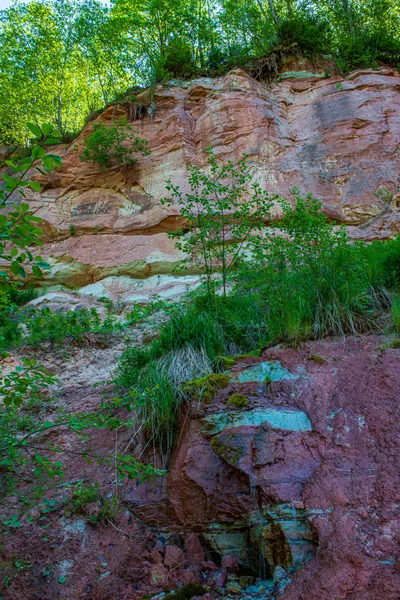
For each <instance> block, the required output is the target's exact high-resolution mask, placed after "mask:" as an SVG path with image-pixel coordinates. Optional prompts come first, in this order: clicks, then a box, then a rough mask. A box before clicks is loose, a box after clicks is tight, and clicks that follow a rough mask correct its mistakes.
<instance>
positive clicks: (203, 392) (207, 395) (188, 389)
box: [183, 373, 229, 403]
mask: <svg viewBox="0 0 400 600" xmlns="http://www.w3.org/2000/svg"><path fill="white" fill-rule="evenodd" d="M228 383H229V377H228V375H225V374H223V373H210V375H207V377H200V378H199V379H193V381H188V382H187V383H185V385H184V386H183V391H184V393H185V394H186V395H187V397H188V398H189V400H197V401H199V400H201V401H202V402H206V403H207V402H211V400H212V399H213V398H214V396H215V395H216V393H217V392H218V390H221V389H223V388H225V387H226V386H227V385H228Z"/></svg>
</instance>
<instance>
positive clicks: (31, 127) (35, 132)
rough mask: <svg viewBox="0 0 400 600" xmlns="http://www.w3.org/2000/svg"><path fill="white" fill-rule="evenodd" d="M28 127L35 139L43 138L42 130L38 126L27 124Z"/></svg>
mask: <svg viewBox="0 0 400 600" xmlns="http://www.w3.org/2000/svg"><path fill="white" fill-rule="evenodd" d="M26 126H27V127H28V129H29V130H30V131H31V132H32V133H33V135H34V136H35V137H37V138H41V137H42V132H41V130H40V128H39V127H38V126H37V125H35V124H34V123H27V124H26Z"/></svg>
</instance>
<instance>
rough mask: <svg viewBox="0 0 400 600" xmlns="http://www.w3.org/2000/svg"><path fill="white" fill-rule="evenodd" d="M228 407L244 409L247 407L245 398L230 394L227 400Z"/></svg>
mask: <svg viewBox="0 0 400 600" xmlns="http://www.w3.org/2000/svg"><path fill="white" fill-rule="evenodd" d="M228 404H229V406H236V408H246V407H247V406H248V405H249V401H248V400H247V396H245V395H244V394H232V396H231V397H230V398H229V400H228Z"/></svg>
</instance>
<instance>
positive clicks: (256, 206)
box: [161, 149, 273, 298]
mask: <svg viewBox="0 0 400 600" xmlns="http://www.w3.org/2000/svg"><path fill="white" fill-rule="evenodd" d="M208 166H209V173H206V172H205V171H204V170H201V169H200V168H198V167H196V166H194V165H190V166H189V168H188V171H189V186H190V188H191V192H190V194H183V193H182V192H181V190H180V188H179V187H178V186H174V185H172V183H171V181H168V182H167V186H166V187H167V190H168V191H169V192H170V194H171V196H170V197H169V198H165V199H163V200H162V201H161V203H162V204H166V205H167V206H172V205H176V204H177V205H178V206H179V207H180V214H181V216H182V217H183V218H184V219H185V220H186V222H187V226H188V227H189V228H190V231H189V233H188V234H186V233H185V232H184V231H183V230H180V231H176V232H175V231H174V232H171V233H170V234H169V235H170V237H172V238H174V239H176V240H177V242H176V247H177V248H178V249H179V250H181V251H182V252H184V253H185V254H187V255H188V258H187V259H184V260H183V261H182V265H184V264H186V263H191V264H194V265H196V266H198V267H199V268H201V270H202V271H203V272H204V273H205V281H206V285H207V291H208V295H209V298H211V296H212V295H213V291H214V290H213V288H214V285H213V276H214V274H215V273H216V271H218V270H221V274H222V288H223V294H224V296H226V291H227V280H228V276H229V274H230V272H231V271H232V270H234V269H235V267H236V265H237V262H238V260H239V258H240V256H241V252H242V251H243V248H245V246H246V244H248V243H250V242H251V239H252V237H254V232H256V231H258V230H260V229H262V228H263V226H264V221H265V219H266V218H267V216H268V215H269V211H270V209H271V207H272V205H273V201H272V199H271V197H270V195H269V194H268V193H267V192H265V191H264V190H262V189H261V187H260V186H259V185H258V184H255V183H251V184H249V182H250V180H251V174H250V173H249V168H248V165H247V164H246V161H245V158H243V159H242V160H240V161H239V162H238V164H237V165H235V164H234V163H233V161H228V162H227V163H226V164H220V163H219V161H218V160H217V158H216V156H215V155H214V153H213V152H212V151H211V150H210V149H208ZM247 184H249V185H250V189H251V193H250V197H249V196H248V195H246V192H247Z"/></svg>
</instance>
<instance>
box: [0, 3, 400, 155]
mask: <svg viewBox="0 0 400 600" xmlns="http://www.w3.org/2000/svg"><path fill="white" fill-rule="evenodd" d="M399 32H400V3H399V2H398V0H318V1H311V0H220V1H216V0H215V1H214V0H174V1H173V2H172V1H171V0H111V5H110V6H109V7H108V6H105V5H104V4H102V3H101V2H99V1H98V0H81V1H78V0H41V1H39V0H31V1H30V2H26V3H25V2H19V1H18V0H17V1H16V2H14V4H13V5H12V6H11V7H10V8H8V9H6V10H3V11H0V144H6V145H13V144H16V145H21V144H24V143H25V142H26V139H27V138H28V137H29V130H27V128H26V125H25V123H26V122H27V121H35V122H51V123H53V124H54V125H55V126H56V127H57V128H58V130H59V131H60V132H61V134H62V138H63V140H64V141H69V140H70V139H73V137H74V135H76V133H77V132H78V131H79V130H80V129H81V127H82V126H83V124H84V121H85V118H86V117H87V116H88V115H89V114H90V113H93V112H94V111H96V110H99V109H100V108H102V107H103V106H105V105H106V104H108V103H110V102H112V101H114V100H118V99H121V98H123V97H124V94H125V93H126V91H127V90H129V89H131V88H132V90H133V91H134V89H135V87H136V86H148V85H154V84H155V83H157V82H159V81H166V80H168V79H171V78H178V79H185V78H190V77H195V76H200V75H211V76H212V75H218V74H222V73H224V72H225V71H227V70H228V69H230V68H233V67H235V66H245V65H246V64H247V63H248V62H249V61H250V60H254V59H257V58H260V57H265V56H268V55H269V54H270V53H271V52H272V51H274V49H276V48H282V47H284V48H285V47H287V48H293V49H295V51H296V52H298V53H300V54H302V55H303V56H306V57H309V58H310V59H311V60H315V59H316V58H317V57H322V58H325V59H327V60H328V59H329V60H331V61H334V62H335V64H336V66H337V69H338V70H339V71H340V72H342V73H346V72H348V71H350V70H352V69H354V68H365V67H376V66H379V65H383V64H384V65H389V66H394V67H399V66H400V33H399Z"/></svg>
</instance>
